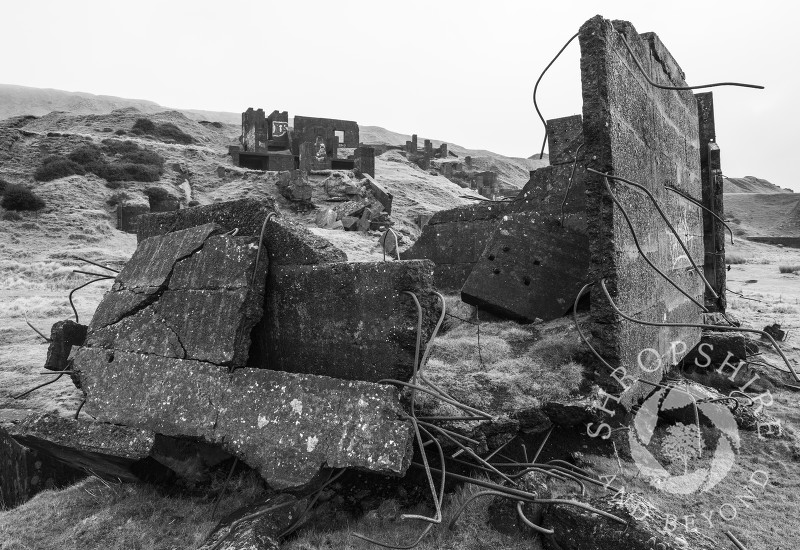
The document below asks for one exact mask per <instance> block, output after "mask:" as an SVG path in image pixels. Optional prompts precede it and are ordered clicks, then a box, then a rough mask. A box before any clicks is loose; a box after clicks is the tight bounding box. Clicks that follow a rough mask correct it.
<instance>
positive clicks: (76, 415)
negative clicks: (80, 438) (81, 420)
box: [74, 397, 86, 420]
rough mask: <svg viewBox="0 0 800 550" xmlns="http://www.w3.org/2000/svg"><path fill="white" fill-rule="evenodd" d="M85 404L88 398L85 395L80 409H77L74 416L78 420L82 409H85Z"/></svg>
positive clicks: (79, 406)
mask: <svg viewBox="0 0 800 550" xmlns="http://www.w3.org/2000/svg"><path fill="white" fill-rule="evenodd" d="M85 404H86V398H85V397H84V398H83V401H81V404H80V405H78V410H77V411H75V417H74V418H75V420H78V415H80V414H81V409H83V406H84V405H85Z"/></svg>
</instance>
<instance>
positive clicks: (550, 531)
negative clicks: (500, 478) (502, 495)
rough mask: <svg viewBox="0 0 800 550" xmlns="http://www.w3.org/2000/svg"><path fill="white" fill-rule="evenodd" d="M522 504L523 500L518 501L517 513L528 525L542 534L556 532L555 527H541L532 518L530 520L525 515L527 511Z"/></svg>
mask: <svg viewBox="0 0 800 550" xmlns="http://www.w3.org/2000/svg"><path fill="white" fill-rule="evenodd" d="M522 505H523V503H522V501H521V500H518V501H517V515H518V516H519V519H521V520H522V523H524V524H525V525H527V526H528V527H530V528H531V529H533V530H534V531H536V532H537V533H540V534H542V535H552V534H553V533H555V531H554V530H553V529H546V528H545V527H541V526H539V525H536V524H535V523H533V522H532V521H531V520H529V519H528V518H527V517H525V511H524V510H523V509H522Z"/></svg>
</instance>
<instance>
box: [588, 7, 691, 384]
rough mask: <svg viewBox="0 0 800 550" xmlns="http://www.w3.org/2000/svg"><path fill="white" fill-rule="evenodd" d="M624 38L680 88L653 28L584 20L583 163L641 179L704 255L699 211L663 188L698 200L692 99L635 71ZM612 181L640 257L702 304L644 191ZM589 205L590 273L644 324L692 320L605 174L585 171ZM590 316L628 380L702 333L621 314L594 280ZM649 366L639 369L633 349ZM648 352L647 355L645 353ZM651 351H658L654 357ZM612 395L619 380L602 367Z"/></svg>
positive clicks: (658, 77) (657, 75)
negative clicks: (646, 30) (642, 31)
mask: <svg viewBox="0 0 800 550" xmlns="http://www.w3.org/2000/svg"><path fill="white" fill-rule="evenodd" d="M623 39H626V40H627V42H628V44H630V47H631V49H632V50H633V52H634V54H635V55H636V57H637V58H638V59H639V61H640V63H641V64H642V66H643V69H644V71H645V72H646V73H647V74H648V75H649V77H650V78H651V79H652V80H653V81H655V82H657V83H660V84H663V85H667V86H686V82H685V80H684V76H683V72H682V71H681V69H680V67H679V66H678V64H677V62H676V61H675V59H673V57H672V55H671V54H670V53H669V51H667V49H666V47H664V45H663V44H662V43H661V41H660V40H659V39H658V37H657V36H656V35H655V34H653V33H645V34H642V35H639V34H637V33H636V30H635V29H634V28H633V26H632V25H631V24H630V23H628V22H625V21H614V22H612V21H609V20H606V19H603V18H602V17H601V16H596V17H594V18H592V19H590V20H589V21H587V22H586V23H584V25H583V26H582V27H581V29H580V35H579V40H580V45H581V82H582V85H583V137H584V140H585V142H584V143H585V145H584V149H585V156H586V158H587V159H590V160H589V163H588V166H589V167H590V168H593V169H594V170H597V171H600V172H604V173H605V172H611V173H612V174H613V175H615V176H621V177H624V178H627V179H630V180H632V181H635V182H637V183H639V184H641V185H643V186H645V187H646V188H647V189H648V190H649V191H650V192H651V193H653V194H654V196H655V197H656V198H657V199H658V201H659V202H660V203H661V204H662V206H663V208H664V211H665V213H666V216H667V217H668V218H669V220H671V222H672V223H673V224H674V226H675V227H676V229H677V233H678V234H679V235H680V236H681V237H682V238H683V239H684V240H685V242H686V246H687V247H688V250H689V253H690V254H691V255H692V257H693V258H702V257H703V224H702V216H701V214H700V211H699V209H698V208H697V207H696V206H694V205H692V204H691V203H688V202H687V201H684V200H677V199H676V197H675V196H674V195H673V194H672V193H669V192H668V191H666V190H665V186H667V185H670V186H674V187H676V188H678V189H680V190H681V191H683V192H684V193H687V194H688V195H690V196H693V197H700V196H701V193H702V182H701V175H700V150H699V133H698V122H697V121H698V118H697V102H696V100H695V98H694V95H693V94H692V93H691V92H689V91H677V90H662V89H658V88H655V87H654V86H651V85H650V84H649V83H648V82H646V80H645V78H644V76H643V75H642V74H641V72H639V70H638V69H637V67H636V64H635V62H634V59H633V58H632V56H631V54H630V53H629V52H628V50H627V48H626V47H625V44H624V42H623ZM609 185H610V187H611V189H612V190H613V192H614V194H615V195H616V196H617V198H618V200H619V201H620V203H621V204H622V205H623V206H624V207H625V209H626V210H627V213H628V215H629V216H630V218H631V222H632V225H633V228H634V229H635V230H636V232H637V234H638V239H639V242H640V243H641V245H642V247H643V249H644V252H645V254H647V255H648V256H649V257H650V258H651V260H652V261H653V262H654V263H655V264H656V265H657V266H658V267H659V268H660V269H661V270H662V271H663V272H664V273H666V274H667V275H668V276H669V277H670V278H671V279H672V280H673V281H675V283H676V284H678V285H679V286H680V287H681V288H683V289H685V290H686V291H687V292H688V293H689V294H690V295H691V296H693V297H695V298H696V299H698V300H700V301H702V299H703V283H702V280H701V279H700V277H699V274H698V273H695V272H694V271H692V270H691V269H687V268H690V267H691V266H690V264H689V261H688V259H687V258H686V255H685V254H684V252H683V251H682V250H681V249H680V247H679V246H678V243H677V241H676V239H675V237H674V236H673V235H671V234H670V233H669V232H668V231H667V230H666V228H665V222H664V220H662V219H661V218H660V217H659V215H658V213H657V212H656V210H655V208H654V206H653V204H652V203H651V202H650V200H649V198H648V197H647V195H645V194H644V193H642V192H641V191H639V190H638V189H635V188H632V187H630V186H628V185H627V184H624V183H622V182H615V181H610V182H609ZM586 193H587V200H586V207H587V212H586V214H587V221H588V231H589V247H590V254H591V262H590V267H589V280H593V281H600V280H601V279H605V280H606V281H607V285H608V287H609V292H610V293H611V295H612V297H613V298H614V300H615V301H616V303H617V305H618V306H619V308H620V309H621V310H622V311H624V312H626V314H628V315H630V316H633V317H637V318H639V319H642V320H645V321H653V322H667V323H697V322H699V321H700V310H699V308H698V307H697V305H695V304H694V303H692V302H691V301H690V300H689V299H688V298H686V297H685V296H684V295H683V294H681V293H680V292H678V291H677V290H676V289H675V288H673V287H672V286H671V285H670V284H669V283H668V282H667V281H665V280H664V279H663V278H661V277H660V276H659V275H658V273H656V272H655V271H654V270H653V269H652V268H651V267H650V266H648V265H647V263H646V262H645V261H644V260H643V259H642V257H641V256H640V255H639V253H638V252H637V250H636V246H635V244H634V241H633V235H632V234H631V230H630V229H629V227H628V225H627V224H626V222H625V219H624V218H623V215H622V212H621V211H620V209H619V208H618V207H617V206H616V205H614V204H613V203H612V201H611V197H609V195H608V192H607V191H606V183H605V178H604V177H603V176H599V175H595V174H591V173H590V174H588V175H587V177H586ZM591 304H592V305H591V315H592V318H593V320H594V321H595V322H596V323H597V326H598V327H599V328H598V330H597V333H596V334H595V336H596V337H598V348H599V351H600V353H601V355H603V356H604V357H605V358H606V360H607V361H608V362H609V363H610V364H611V366H613V367H617V366H625V368H626V369H628V374H630V375H632V376H633V377H645V378H648V379H651V380H660V377H661V375H662V372H663V371H662V370H661V369H659V368H658V365H659V364H660V365H663V366H669V365H671V364H673V363H674V360H673V359H677V360H679V359H680V354H678V357H676V358H673V357H672V356H671V354H672V349H671V346H670V344H671V342H676V341H681V342H683V343H684V344H685V345H686V350H687V351H688V350H690V349H692V348H693V347H694V346H695V345H696V344H697V343H698V342H699V339H700V330H699V329H697V328H670V327H650V326H644V325H641V324H637V323H633V322H630V321H627V320H623V319H621V317H620V316H619V315H617V314H616V313H615V312H614V311H613V309H612V308H611V306H610V305H609V303H608V301H607V300H606V298H605V296H604V294H603V292H602V290H601V289H600V285H599V284H595V285H594V287H593V289H592V294H591ZM645 349H653V350H656V353H646V354H645V356H643V357H642V361H643V362H644V364H645V365H646V366H647V370H652V371H653V372H651V373H647V372H641V369H639V368H638V367H637V360H638V359H639V352H640V351H641V350H645ZM648 355H649V357H648ZM656 355H657V356H656ZM599 374H601V377H600V380H599V381H600V382H601V383H602V382H603V380H605V381H606V382H607V383H608V385H609V386H610V387H612V388H614V390H615V392H616V393H619V392H620V391H621V389H620V387H619V384H618V383H617V382H615V381H614V380H613V379H611V378H610V377H609V375H610V373H607V372H605V371H601V372H600V373H599Z"/></svg>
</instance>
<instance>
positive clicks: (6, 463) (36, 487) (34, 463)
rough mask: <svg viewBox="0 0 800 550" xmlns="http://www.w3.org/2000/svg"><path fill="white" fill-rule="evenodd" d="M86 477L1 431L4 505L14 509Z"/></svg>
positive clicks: (0, 498)
mask: <svg viewBox="0 0 800 550" xmlns="http://www.w3.org/2000/svg"><path fill="white" fill-rule="evenodd" d="M85 475H86V474H85V472H83V471H81V470H77V469H75V468H72V467H70V466H68V465H66V464H64V463H63V462H61V461H59V460H56V459H55V458H53V457H52V456H50V455H48V454H46V453H40V452H39V451H37V450H36V449H29V448H28V447H26V446H24V445H20V444H19V443H18V442H17V441H15V440H14V438H12V437H11V435H9V434H8V432H6V431H5V430H4V429H2V428H0V502H2V503H3V506H4V507H8V508H10V507H12V506H17V505H19V504H22V503H23V502H26V501H28V500H29V499H30V498H31V497H33V496H34V495H35V494H36V493H38V492H39V491H43V490H45V489H55V488H58V487H64V486H66V485H70V484H72V483H74V482H75V481H77V480H79V479H81V478H82V477H84V476H85Z"/></svg>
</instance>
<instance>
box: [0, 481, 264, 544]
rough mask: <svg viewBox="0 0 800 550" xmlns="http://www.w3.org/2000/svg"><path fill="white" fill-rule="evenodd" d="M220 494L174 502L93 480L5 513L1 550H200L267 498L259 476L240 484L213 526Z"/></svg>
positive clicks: (0, 520) (150, 491) (143, 488)
mask: <svg viewBox="0 0 800 550" xmlns="http://www.w3.org/2000/svg"><path fill="white" fill-rule="evenodd" d="M218 490H219V487H213V488H212V491H210V492H209V494H208V496H205V497H192V496H184V495H177V496H170V495H168V494H165V493H164V492H163V491H161V490H160V489H159V488H157V487H155V486H152V485H146V484H115V483H107V482H104V481H101V480H99V479H97V478H89V479H86V480H83V481H81V482H79V483H77V484H75V485H73V486H71V487H68V488H66V489H62V490H55V491H44V492H42V493H39V494H38V495H36V496H35V497H34V498H33V499H31V500H30V501H28V502H27V503H25V504H23V505H21V506H19V507H17V508H14V509H12V510H8V511H5V512H0V550H23V549H36V550H78V549H89V548H102V549H104V550H123V549H124V550H128V549H147V550H172V549H173V548H181V549H183V548H196V547H197V546H199V545H200V543H201V542H202V541H203V540H204V539H205V537H206V536H207V535H208V533H209V532H210V531H211V529H212V528H213V527H214V526H215V525H216V523H217V522H218V521H219V519H220V518H221V517H224V516H225V515H227V514H229V513H231V512H232V511H233V510H235V509H237V508H239V507H241V506H246V505H248V504H251V503H252V502H254V501H256V500H258V499H259V498H263V497H264V496H265V492H264V490H263V489H262V485H261V482H260V481H259V480H258V479H256V477H255V476H254V475H253V474H249V475H245V476H241V477H239V478H234V479H233V480H232V483H231V484H230V486H229V488H228V492H227V493H226V494H227V496H226V497H225V498H224V499H223V500H222V502H221V503H220V507H219V511H218V513H217V516H216V518H215V519H213V520H212V519H211V510H212V508H213V506H214V503H213V499H214V497H215V496H216V494H217V491H218Z"/></svg>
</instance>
